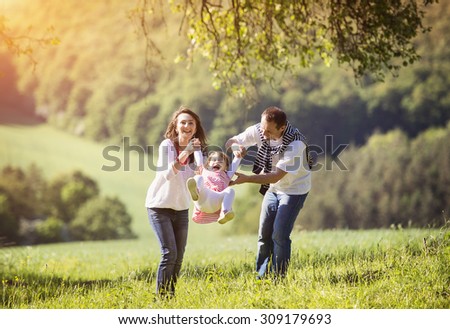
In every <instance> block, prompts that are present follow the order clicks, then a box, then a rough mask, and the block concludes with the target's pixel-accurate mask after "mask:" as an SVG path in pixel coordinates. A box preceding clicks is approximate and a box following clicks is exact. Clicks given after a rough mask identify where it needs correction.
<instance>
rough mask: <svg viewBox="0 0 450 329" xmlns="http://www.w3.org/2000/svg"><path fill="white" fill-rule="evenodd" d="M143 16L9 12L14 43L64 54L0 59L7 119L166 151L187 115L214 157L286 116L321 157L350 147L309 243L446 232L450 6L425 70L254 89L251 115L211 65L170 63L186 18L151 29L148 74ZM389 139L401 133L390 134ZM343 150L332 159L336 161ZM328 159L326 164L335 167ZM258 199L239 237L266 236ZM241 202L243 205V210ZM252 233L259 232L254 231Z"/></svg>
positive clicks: (307, 212)
mask: <svg viewBox="0 0 450 329" xmlns="http://www.w3.org/2000/svg"><path fill="white" fill-rule="evenodd" d="M135 5H136V4H135V3H133V2H123V1H118V0H102V1H95V2H77V1H74V0H68V1H65V2H59V1H56V0H48V1H27V0H21V1H17V2H15V4H14V6H13V5H11V6H9V7H6V11H5V17H7V19H8V20H9V21H8V22H9V23H10V24H11V25H12V26H13V27H14V28H15V29H16V30H17V33H19V34H20V33H25V32H26V31H27V28H28V27H29V26H31V27H32V30H31V31H33V33H38V34H39V33H43V34H45V31H46V30H48V29H49V28H52V29H53V30H54V33H55V34H56V35H57V36H58V38H59V39H60V43H59V44H58V45H54V46H49V47H37V48H35V49H33V57H34V58H35V59H36V61H37V64H36V66H33V65H32V63H31V62H30V59H29V58H27V57H26V56H20V57H13V56H12V55H11V54H8V53H1V54H0V59H1V60H0V71H1V72H2V79H1V80H0V107H1V109H2V111H3V110H6V109H14V111H21V112H24V113H27V114H29V115H37V116H38V117H39V118H41V119H42V120H43V121H47V122H48V123H50V124H52V125H54V126H56V127H58V128H60V129H63V130H65V131H68V132H70V133H72V134H75V135H79V136H81V137H83V138H89V139H92V140H95V141H98V142H101V143H105V144H107V143H113V144H118V145H121V143H122V140H123V137H124V136H127V137H130V139H131V141H132V143H133V144H139V145H142V146H147V145H157V144H158V143H159V142H160V141H161V139H162V138H163V137H162V136H163V133H164V130H165V128H166V126H167V121H168V119H169V117H170V116H171V114H172V113H173V111H174V110H175V109H177V108H178V107H179V105H181V104H185V105H188V106H189V107H191V108H192V109H193V110H195V111H196V112H197V113H198V114H199V115H200V116H201V118H202V122H203V124H204V126H205V128H206V130H207V132H208V137H209V142H210V144H212V145H218V146H222V145H223V143H224V142H225V140H226V139H227V138H228V137H230V136H232V135H233V134H235V133H237V132H240V131H242V130H243V129H244V128H245V127H246V126H247V125H249V124H251V123H254V122H256V121H257V120H259V116H260V113H261V111H262V110H263V109H264V108H265V107H266V106H268V105H277V106H280V107H281V108H283V109H284V110H285V111H286V112H287V113H288V115H289V119H290V121H291V122H293V123H294V124H295V125H296V126H297V127H299V128H300V129H301V130H302V132H303V133H304V134H305V135H306V136H307V137H308V139H309V141H310V143H311V144H314V145H318V146H319V147H321V148H322V149H323V150H330V149H329V148H327V147H325V146H326V145H325V141H326V137H325V136H332V137H333V145H334V146H335V147H336V146H338V145H340V144H350V145H351V147H349V148H347V149H346V151H345V152H343V154H342V155H340V158H341V160H342V161H343V162H344V163H345V164H346V165H347V166H348V170H347V171H341V170H336V168H333V170H318V171H317V172H315V173H314V190H313V191H314V193H311V196H310V197H309V198H308V202H307V205H306V206H305V209H304V211H303V212H302V215H301V216H302V217H303V216H304V219H303V221H302V222H301V223H299V225H300V226H302V227H305V228H309V229H320V228H334V227H344V228H345V227H348V228H372V227H388V226H390V225H393V224H395V225H399V224H401V225H404V226H405V225H415V226H424V225H432V224H438V223H441V222H442V218H443V217H445V216H448V215H446V214H448V211H449V210H450V209H449V207H450V205H449V200H450V192H449V190H448V187H446V186H450V184H448V182H449V177H450V174H449V169H448V168H449V167H450V166H449V163H448V162H449V158H450V157H449V152H448V148H449V147H448V145H447V144H448V142H446V141H448V135H449V132H448V130H449V126H448V124H447V122H448V120H449V119H450V94H449V93H448V90H449V86H450V82H449V79H450V64H449V58H450V53H449V50H448V46H447V45H448V44H449V41H450V40H449V35H450V28H449V23H448V17H450V16H449V14H450V5H449V3H448V2H441V3H439V4H436V5H433V6H431V7H430V8H429V11H428V13H427V16H426V20H425V25H430V26H432V31H431V32H430V33H429V34H426V35H419V36H418V37H417V39H416V41H415V43H416V46H417V49H418V52H419V54H420V55H421V56H422V59H421V61H419V62H418V63H416V64H414V65H412V66H410V67H407V68H405V69H403V70H401V71H400V75H399V77H386V81H385V82H384V83H382V82H376V81H374V80H372V79H371V78H370V77H366V78H365V79H363V80H360V81H355V80H354V77H353V75H352V73H351V72H350V71H347V70H345V69H344V68H336V67H332V68H325V67H323V66H319V65H318V66H316V67H312V68H310V69H308V70H304V71H303V74H302V75H301V76H300V77H297V78H294V77H290V76H289V75H285V76H284V78H283V82H282V83H281V84H280V85H276V86H270V85H267V84H261V85H260V86H259V99H258V102H257V103H256V105H254V106H253V107H251V108H249V107H248V106H247V104H246V103H245V102H244V101H243V100H239V99H234V98H231V97H229V95H227V93H226V92H225V91H223V90H215V89H214V88H213V87H212V79H211V76H210V73H209V72H208V67H207V64H206V63H204V62H202V61H201V60H199V61H195V62H194V63H192V65H191V66H190V67H189V69H186V63H183V62H181V63H177V62H173V61H171V60H170V59H171V58H174V57H176V54H182V52H183V49H184V47H183V46H184V45H185V43H186V40H183V39H182V38H181V37H180V36H179V35H178V32H177V31H178V26H179V18H180V17H175V16H170V17H168V19H167V21H165V22H163V21H161V22H160V24H155V26H152V27H151V28H152V33H153V34H154V36H155V37H154V38H153V39H154V40H155V42H157V43H158V45H159V47H160V48H161V49H164V53H162V57H159V56H155V57H154V59H153V62H152V63H150V64H151V70H148V69H147V68H146V64H148V63H146V62H145V51H146V48H145V40H144V39H143V38H142V37H141V36H140V35H139V33H138V32H139V26H136V25H135V23H134V22H133V21H132V20H131V19H130V13H132V11H133V10H134V6H135ZM393 129H394V130H393ZM333 150H334V149H333V148H332V149H331V152H332V151H333ZM332 160H333V159H330V157H329V155H328V156H326V155H323V158H319V161H320V163H325V162H327V161H332ZM255 191H257V189H256V186H255V189H254V188H253V187H249V188H248V190H246V192H245V193H246V195H245V197H243V195H241V198H240V199H239V200H237V205H236V208H239V209H242V210H241V211H240V217H242V218H243V220H242V221H240V223H236V224H235V226H233V229H236V227H238V229H237V230H236V231H240V230H248V229H249V227H251V228H253V227H254V226H255V225H257V223H256V221H255V217H256V218H257V216H258V214H257V213H255V212H256V211H257V209H258V207H256V205H257V204H258V203H259V202H260V196H259V195H257V193H255ZM244 200H245V202H244ZM249 224H250V225H249Z"/></svg>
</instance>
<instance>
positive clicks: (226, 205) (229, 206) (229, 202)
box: [222, 187, 234, 212]
mask: <svg viewBox="0 0 450 329" xmlns="http://www.w3.org/2000/svg"><path fill="white" fill-rule="evenodd" d="M222 194H223V200H222V211H223V212H228V211H231V210H233V201H234V190H233V189H232V188H230V187H227V188H226V189H225V190H223V191H222Z"/></svg>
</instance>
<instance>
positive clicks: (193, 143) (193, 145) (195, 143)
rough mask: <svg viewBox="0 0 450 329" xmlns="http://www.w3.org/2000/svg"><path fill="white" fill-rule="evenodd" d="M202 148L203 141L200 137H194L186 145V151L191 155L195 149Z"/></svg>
mask: <svg viewBox="0 0 450 329" xmlns="http://www.w3.org/2000/svg"><path fill="white" fill-rule="evenodd" d="M201 149H202V143H201V142H200V139H198V138H192V139H191V140H190V141H189V143H188V145H186V148H185V149H184V151H186V152H188V153H189V155H190V154H192V153H194V151H198V150H201Z"/></svg>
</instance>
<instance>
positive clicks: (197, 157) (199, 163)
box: [194, 150, 203, 167]
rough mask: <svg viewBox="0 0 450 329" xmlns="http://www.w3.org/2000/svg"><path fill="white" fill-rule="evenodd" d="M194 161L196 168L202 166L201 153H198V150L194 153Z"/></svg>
mask: <svg viewBox="0 0 450 329" xmlns="http://www.w3.org/2000/svg"><path fill="white" fill-rule="evenodd" d="M194 159H195V163H196V164H197V167H200V166H203V154H202V151H200V150H197V151H194Z"/></svg>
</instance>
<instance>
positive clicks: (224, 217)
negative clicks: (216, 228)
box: [217, 210, 234, 224]
mask: <svg viewBox="0 0 450 329" xmlns="http://www.w3.org/2000/svg"><path fill="white" fill-rule="evenodd" d="M233 218H234V212H233V211H232V210H230V211H228V212H223V211H222V212H221V213H220V216H219V219H218V220H217V222H218V223H219V224H225V223H226V222H229V221H230V220H232V219H233Z"/></svg>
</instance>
